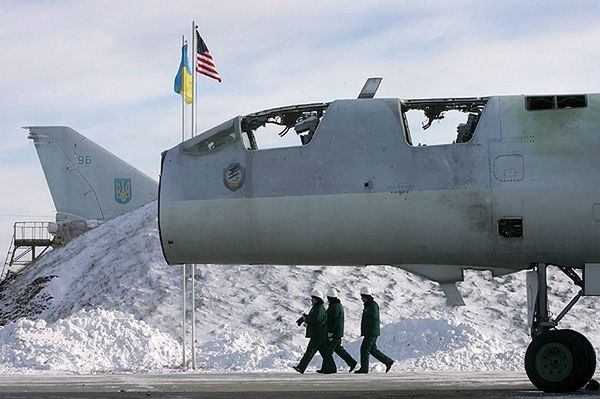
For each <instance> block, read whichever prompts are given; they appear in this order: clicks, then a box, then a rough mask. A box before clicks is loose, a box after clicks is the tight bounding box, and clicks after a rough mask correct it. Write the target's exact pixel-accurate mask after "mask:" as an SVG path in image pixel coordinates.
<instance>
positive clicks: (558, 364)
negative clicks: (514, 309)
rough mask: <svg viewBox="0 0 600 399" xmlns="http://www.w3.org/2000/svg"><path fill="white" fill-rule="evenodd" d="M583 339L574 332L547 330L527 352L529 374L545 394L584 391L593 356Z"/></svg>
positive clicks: (534, 340)
mask: <svg viewBox="0 0 600 399" xmlns="http://www.w3.org/2000/svg"><path fill="white" fill-rule="evenodd" d="M582 337H583V336H582V335H581V334H579V333H576V332H575V331H572V330H552V331H546V332H544V333H542V334H540V335H538V336H537V337H535V338H534V339H533V341H531V343H530V344H529V347H527V352H526V353H525V371H526V372H527V376H528V377H529V380H530V381H531V383H532V384H533V385H535V386H536V387H537V388H538V389H540V390H542V391H544V392H572V391H576V390H578V389H581V388H582V387H583V386H584V385H585V384H586V383H587V382H588V381H589V380H590V378H591V376H590V368H591V364H592V360H591V359H592V357H591V355H590V353H593V348H592V352H590V348H589V347H591V345H589V347H588V346H587V345H586V342H588V341H587V339H585V337H583V338H584V339H581V338H582ZM588 343H589V342H588ZM595 362H596V356H595V353H594V354H593V363H594V365H595ZM594 368H595V367H594Z"/></svg>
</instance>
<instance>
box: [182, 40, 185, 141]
mask: <svg viewBox="0 0 600 399" xmlns="http://www.w3.org/2000/svg"><path fill="white" fill-rule="evenodd" d="M183 46H185V36H181V47H183ZM181 84H182V85H184V86H185V79H183V78H182V82H181ZM184 141H185V92H182V93H181V142H182V143H183V142H184Z"/></svg>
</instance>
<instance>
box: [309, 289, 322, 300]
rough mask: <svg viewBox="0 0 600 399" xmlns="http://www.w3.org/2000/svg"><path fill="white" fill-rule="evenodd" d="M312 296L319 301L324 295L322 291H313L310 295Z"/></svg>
mask: <svg viewBox="0 0 600 399" xmlns="http://www.w3.org/2000/svg"><path fill="white" fill-rule="evenodd" d="M310 296H314V297H317V298H319V299H323V293H322V292H321V291H319V290H313V291H312V292H311V293H310Z"/></svg>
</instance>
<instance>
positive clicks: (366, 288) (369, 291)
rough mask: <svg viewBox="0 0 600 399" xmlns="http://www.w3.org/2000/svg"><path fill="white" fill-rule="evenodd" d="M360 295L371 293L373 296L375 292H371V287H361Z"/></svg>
mask: <svg viewBox="0 0 600 399" xmlns="http://www.w3.org/2000/svg"><path fill="white" fill-rule="evenodd" d="M360 295H369V296H371V295H373V294H371V289H370V288H369V287H362V288H361V289H360Z"/></svg>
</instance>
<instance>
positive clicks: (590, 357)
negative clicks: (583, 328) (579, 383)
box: [562, 330, 596, 383]
mask: <svg viewBox="0 0 600 399" xmlns="http://www.w3.org/2000/svg"><path fill="white" fill-rule="evenodd" d="M562 331H565V332H566V331H568V332H569V333H571V334H573V335H575V336H576V337H577V339H579V341H580V342H581V344H582V345H583V347H584V348H585V354H586V355H587V370H586V373H585V380H586V383H587V382H589V381H590V380H591V379H592V377H593V376H594V373H595V372H596V350H595V349H594V347H593V346H592V344H591V343H590V341H589V340H588V339H587V338H586V337H585V336H584V335H583V334H581V333H580V332H578V331H575V330H562Z"/></svg>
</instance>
